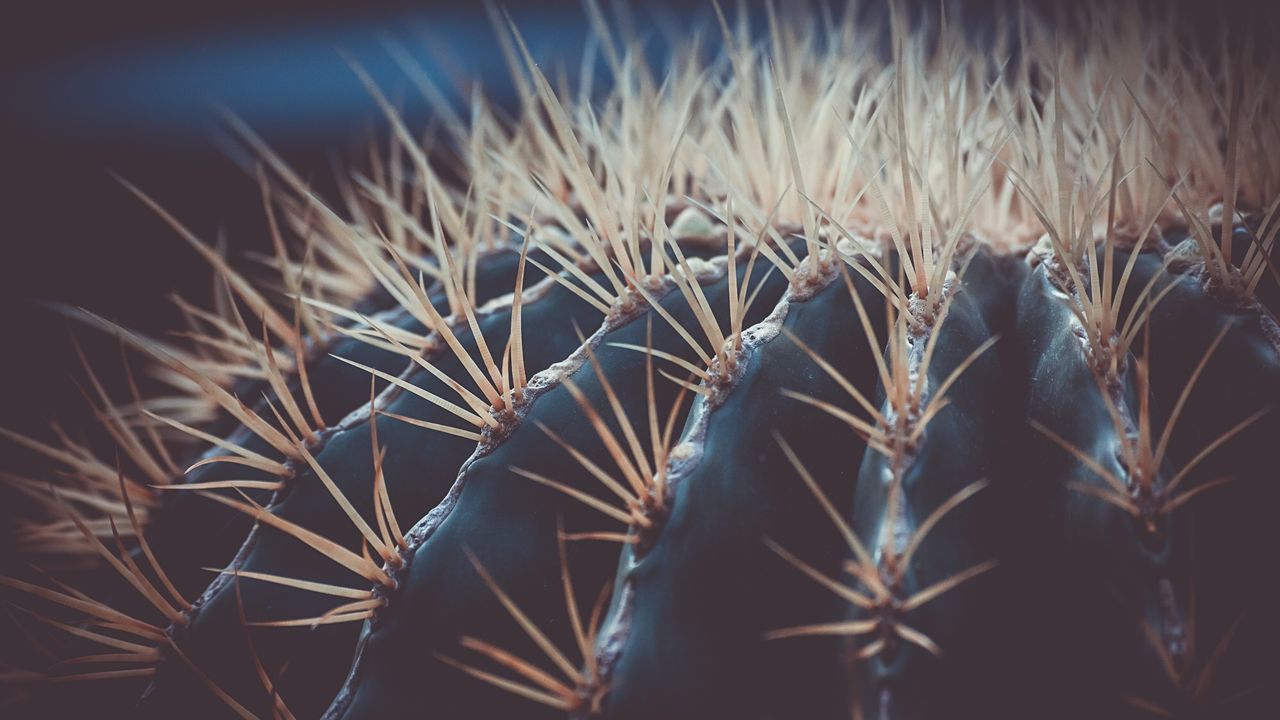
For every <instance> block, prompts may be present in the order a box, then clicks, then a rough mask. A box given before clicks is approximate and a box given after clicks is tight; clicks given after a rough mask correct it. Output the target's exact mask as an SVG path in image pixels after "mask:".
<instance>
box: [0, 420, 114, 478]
mask: <svg viewBox="0 0 1280 720" xmlns="http://www.w3.org/2000/svg"><path fill="white" fill-rule="evenodd" d="M0 437H3V438H7V439H8V440H9V441H11V442H13V443H14V444H16V445H19V446H21V447H24V448H27V449H28V450H31V451H33V452H36V453H39V454H40V455H43V456H44V457H47V458H49V459H50V460H54V461H57V462H60V463H63V464H64V465H66V466H67V467H69V468H71V469H73V470H76V471H78V472H80V473H83V474H84V475H85V476H87V477H88V478H93V479H96V480H98V481H100V482H102V483H103V484H111V485H114V484H115V479H116V478H115V475H116V473H115V470H114V469H112V468H110V467H108V466H107V465H105V464H104V463H102V462H99V461H96V460H94V461H88V460H86V459H84V458H82V457H80V456H77V455H76V454H74V453H71V452H68V451H66V450H62V449H59V448H56V447H54V446H52V445H49V444H48V443H44V442H41V441H39V440H35V439H33V438H29V437H27V436H25V435H20V434H18V433H16V432H14V431H12V430H9V429H8V428H3V427H0Z"/></svg>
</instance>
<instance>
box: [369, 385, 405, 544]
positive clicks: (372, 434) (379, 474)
mask: <svg viewBox="0 0 1280 720" xmlns="http://www.w3.org/2000/svg"><path fill="white" fill-rule="evenodd" d="M376 400H377V395H376V393H375V388H374V382H373V378H370V379H369V447H370V451H371V455H372V459H373V515H374V519H375V520H376V521H377V523H378V537H380V538H381V539H382V544H383V545H385V546H386V547H388V548H391V547H398V544H397V543H396V541H395V538H393V537H392V535H391V528H390V527H388V520H387V508H388V507H390V502H383V499H384V498H386V499H387V500H388V501H389V500H390V497H391V496H390V494H389V492H388V491H387V484H386V483H387V478H386V475H385V474H384V473H383V469H382V468H383V460H385V458H386V456H387V449H386V448H385V447H380V446H379V445H378V407H377V402H376ZM396 531H397V534H398V533H399V528H396ZM388 562H390V563H391V564H392V565H393V566H395V567H398V566H400V564H401V561H400V557H399V556H398V555H396V556H394V558H393V559H390V560H388Z"/></svg>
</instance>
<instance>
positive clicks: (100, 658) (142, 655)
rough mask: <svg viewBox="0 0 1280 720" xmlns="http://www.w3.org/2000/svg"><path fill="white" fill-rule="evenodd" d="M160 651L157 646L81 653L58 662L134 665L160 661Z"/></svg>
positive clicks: (68, 663)
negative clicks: (124, 650)
mask: <svg viewBox="0 0 1280 720" xmlns="http://www.w3.org/2000/svg"><path fill="white" fill-rule="evenodd" d="M160 657H161V656H160V651H159V650H157V649H156V648H146V649H145V650H142V651H140V652H124V653H98V654H95V655H79V656H77V657H73V658H67V659H65V660H62V661H59V662H58V663H57V666H58V667H63V666H67V665H97V664H103V665H126V664H127V665H133V664H144V665H146V664H154V663H157V662H159V661H160Z"/></svg>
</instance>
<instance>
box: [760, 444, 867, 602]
mask: <svg viewBox="0 0 1280 720" xmlns="http://www.w3.org/2000/svg"><path fill="white" fill-rule="evenodd" d="M774 440H775V441H777V443H778V445H779V447H781V448H782V452H783V453H784V454H785V455H786V456H787V460H788V461H789V462H790V463H791V466H792V467H793V468H795V470H796V473H797V474H799V475H800V479H801V480H803V481H804V484H805V486H806V487H808V488H809V492H811V493H813V497H814V499H816V500H817V501H818V504H819V505H821V506H822V509H823V511H824V512H826V514H827V517H829V518H831V522H832V523H833V524H835V526H836V529H837V530H839V531H840V535H841V536H842V537H844V541H845V543H846V544H847V545H848V546H849V549H850V550H851V551H853V555H854V557H855V558H857V561H858V565H859V566H860V567H862V568H866V569H870V570H871V572H867V574H866V575H865V576H864V578H863V581H864V582H866V583H867V584H868V585H869V586H870V587H871V590H872V592H873V593H875V594H876V595H877V596H878V597H888V596H889V590H888V588H886V587H885V586H884V583H883V582H881V581H880V578H879V573H878V572H875V571H874V568H875V567H876V564H875V562H874V561H873V560H872V559H871V554H870V553H868V552H867V550H866V548H865V547H863V545H862V541H861V540H859V539H858V536H857V534H855V533H854V532H853V528H852V527H850V526H849V523H848V522H847V521H846V520H845V519H844V518H843V517H842V516H841V515H840V512H839V511H838V510H836V508H835V506H834V505H832V504H831V500H830V499H829V498H828V497H827V495H826V493H824V492H822V488H821V487H819V486H818V482H817V481H816V480H814V478H813V475H810V474H809V470H808V469H807V468H805V466H804V463H802V462H801V461H800V458H799V457H797V456H796V454H795V451H794V450H792V449H791V445H790V444H788V443H787V441H786V440H784V439H783V438H782V436H781V435H779V434H777V433H774Z"/></svg>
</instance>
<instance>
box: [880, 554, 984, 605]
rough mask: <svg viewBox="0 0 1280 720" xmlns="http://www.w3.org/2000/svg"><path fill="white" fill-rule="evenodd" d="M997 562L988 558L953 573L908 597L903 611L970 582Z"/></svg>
mask: <svg viewBox="0 0 1280 720" xmlns="http://www.w3.org/2000/svg"><path fill="white" fill-rule="evenodd" d="M997 564H998V563H997V562H996V561H995V560H987V561H985V562H980V563H978V564H977V565H974V566H973V567H970V568H967V569H965V570H961V571H960V572H958V573H956V574H954V575H952V576H951V577H949V578H947V579H945V580H941V581H939V582H936V583H934V584H933V585H930V586H929V587H927V588H925V589H923V590H921V591H920V592H917V593H916V594H914V595H912V596H911V597H909V598H907V600H906V601H905V602H903V603H902V611H903V612H904V613H909V612H911V611H912V610H915V609H916V608H918V607H920V606H921V605H924V604H926V603H928V602H930V601H931V600H933V599H935V598H937V597H938V596H939V595H942V594H943V593H945V592H947V591H949V590H951V589H953V588H955V587H956V586H958V585H961V584H963V583H965V582H968V581H969V580H971V579H973V578H975V577H977V576H979V575H981V574H983V573H985V572H987V571H988V570H991V569H993V568H994V567H995V566H996V565H997Z"/></svg>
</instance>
